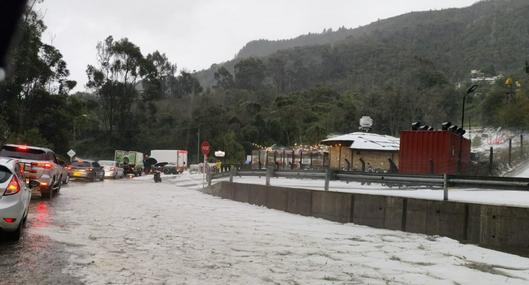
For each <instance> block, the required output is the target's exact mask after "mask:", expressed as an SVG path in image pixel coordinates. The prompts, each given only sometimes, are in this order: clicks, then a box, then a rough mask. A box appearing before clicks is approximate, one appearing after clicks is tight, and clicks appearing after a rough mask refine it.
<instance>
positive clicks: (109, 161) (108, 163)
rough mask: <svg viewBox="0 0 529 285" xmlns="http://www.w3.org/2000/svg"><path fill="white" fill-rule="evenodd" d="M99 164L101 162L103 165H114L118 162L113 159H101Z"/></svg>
mask: <svg viewBox="0 0 529 285" xmlns="http://www.w3.org/2000/svg"><path fill="white" fill-rule="evenodd" d="M99 164H101V165H102V166H114V165H115V164H116V162H115V161H113V160H100V161H99Z"/></svg>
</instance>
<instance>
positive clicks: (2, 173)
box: [0, 144, 124, 241]
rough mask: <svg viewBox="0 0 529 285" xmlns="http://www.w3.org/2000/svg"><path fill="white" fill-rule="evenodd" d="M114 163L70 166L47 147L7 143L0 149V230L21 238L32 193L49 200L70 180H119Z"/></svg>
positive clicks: (119, 170) (82, 162) (11, 237)
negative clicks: (37, 193)
mask: <svg viewBox="0 0 529 285" xmlns="http://www.w3.org/2000/svg"><path fill="white" fill-rule="evenodd" d="M123 172H124V171H123V168H120V167H118V166H117V165H116V163H115V162H114V161H108V160H104V161H99V162H97V161H92V160H76V161H74V162H73V163H72V164H71V165H66V163H65V162H63V161H61V160H60V159H58V158H57V156H56V154H55V152H53V151H52V150H51V149H48V148H41V147H33V146H26V145H14V144H6V145H4V146H2V148H1V149H0V230H1V231H2V232H4V235H5V237H6V238H7V239H8V240H13V241H16V240H18V239H19V238H20V235H21V232H22V229H23V227H24V224H25V222H26V218H27V215H28V211H29V203H30V201H31V196H32V193H34V192H35V193H36V192H40V195H41V197H43V198H50V199H51V198H52V197H53V196H54V195H55V194H57V193H59V191H60V190H61V187H62V185H64V184H68V183H69V182H70V179H71V178H74V179H83V180H89V181H97V180H99V181H102V180H104V179H105V177H110V178H121V177H123V176H124V173H123Z"/></svg>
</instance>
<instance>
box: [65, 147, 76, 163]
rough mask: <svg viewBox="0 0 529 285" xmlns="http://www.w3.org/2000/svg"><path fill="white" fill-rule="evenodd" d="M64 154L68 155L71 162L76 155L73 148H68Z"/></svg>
mask: <svg viewBox="0 0 529 285" xmlns="http://www.w3.org/2000/svg"><path fill="white" fill-rule="evenodd" d="M66 154H67V155H68V156H69V157H70V162H72V159H73V157H74V156H75V155H76V153H75V151H74V150H73V149H70V150H69V151H68V152H67V153H66Z"/></svg>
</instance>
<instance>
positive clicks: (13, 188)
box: [4, 176, 20, 196]
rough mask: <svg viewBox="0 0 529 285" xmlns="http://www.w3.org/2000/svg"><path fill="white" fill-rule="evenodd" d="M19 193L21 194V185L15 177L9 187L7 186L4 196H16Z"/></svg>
mask: <svg viewBox="0 0 529 285" xmlns="http://www.w3.org/2000/svg"><path fill="white" fill-rule="evenodd" d="M18 192H20V183H19V182H18V179H17V178H16V177H15V176H13V178H11V182H9V185H7V188H6V191H5V192H4V196H9V195H14V194H16V193H18Z"/></svg>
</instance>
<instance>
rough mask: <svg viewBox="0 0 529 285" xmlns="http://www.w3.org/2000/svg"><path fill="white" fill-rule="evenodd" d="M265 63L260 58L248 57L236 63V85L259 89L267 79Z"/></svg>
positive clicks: (242, 87)
mask: <svg viewBox="0 0 529 285" xmlns="http://www.w3.org/2000/svg"><path fill="white" fill-rule="evenodd" d="M265 69H266V67H265V65H264V64H263V62H262V61H261V60H260V59H258V58H253V57H252V58H248V59H243V60H241V61H239V63H237V64H236V65H235V85H236V86H237V87H238V88H241V89H248V90H258V89H260V88H261V87H262V84H263V80H264V79H265Z"/></svg>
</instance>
